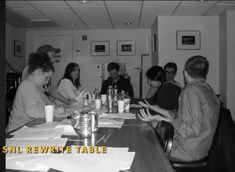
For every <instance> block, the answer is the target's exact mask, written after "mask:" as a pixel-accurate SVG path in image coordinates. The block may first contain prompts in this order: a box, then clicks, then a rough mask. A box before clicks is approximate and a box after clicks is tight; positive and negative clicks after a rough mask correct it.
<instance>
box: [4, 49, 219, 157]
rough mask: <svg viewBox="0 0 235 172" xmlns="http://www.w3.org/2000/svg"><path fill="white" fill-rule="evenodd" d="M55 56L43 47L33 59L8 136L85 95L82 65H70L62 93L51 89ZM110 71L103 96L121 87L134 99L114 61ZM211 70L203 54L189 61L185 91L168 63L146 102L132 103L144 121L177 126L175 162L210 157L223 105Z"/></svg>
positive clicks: (152, 74) (154, 74)
mask: <svg viewBox="0 0 235 172" xmlns="http://www.w3.org/2000/svg"><path fill="white" fill-rule="evenodd" d="M55 53H56V49H54V48H53V47H51V46H50V45H43V46H41V47H39V49H38V51H37V52H36V53H32V54H30V56H29V60H28V65H27V66H26V67H25V69H24V71H23V74H22V82H21V84H20V86H19V87H18V90H17V92H16V96H15V100H14V103H13V107H12V111H11V115H10V119H9V124H8V126H7V128H6V131H7V132H9V131H12V130H14V129H16V128H19V127H21V126H23V125H25V124H27V123H28V122H30V121H32V120H34V119H37V118H44V117H45V115H44V106H45V105H46V104H53V101H54V100H55V99H56V100H58V101H60V102H62V103H65V104H71V103H74V102H76V101H77V100H76V97H77V96H79V95H80V94H81V92H82V91H84V90H85V89H84V88H83V87H82V85H81V83H80V68H79V65H78V64H76V63H69V64H68V65H67V66H66V69H65V73H64V76H63V77H62V78H61V80H60V81H59V82H58V85H57V90H54V91H53V90H51V89H50V88H49V87H48V84H49V83H50V78H51V77H53V76H52V75H53V73H54V66H53V56H54V55H55ZM107 70H108V72H109V74H110V77H109V78H108V79H107V80H105V81H103V83H102V88H101V94H106V93H107V89H108V87H109V86H110V85H112V86H114V85H116V86H117V89H118V92H121V90H124V91H125V92H127V93H128V95H129V96H130V97H131V98H132V99H133V100H134V92H133V87H132V85H131V83H130V80H128V79H127V78H125V77H124V76H122V75H120V74H119V70H120V66H119V64H118V63H114V62H112V63H110V64H109V65H108V68H107ZM208 71H209V62H208V60H207V58H206V57H203V56H199V55H198V56H193V57H191V58H189V59H188V60H187V61H186V63H185V66H184V70H183V75H184V79H185V86H184V87H182V86H181V85H180V84H179V83H178V82H176V81H175V80H174V78H175V76H176V72H177V66H176V64H175V63H167V64H166V65H165V66H164V68H162V67H160V66H152V67H151V68H150V69H148V70H147V72H146V77H147V79H148V84H149V85H150V89H149V91H148V93H147V95H146V98H145V99H135V101H132V102H136V103H138V104H139V105H141V106H142V107H143V108H144V110H143V109H142V110H140V114H139V115H138V116H139V118H140V119H141V120H143V121H147V122H149V121H161V120H165V121H168V122H170V123H172V124H173V126H174V129H175V135H174V141H173V149H172V151H171V157H172V159H177V160H183V161H192V160H198V159H201V158H204V157H205V156H206V155H207V152H208V150H209V149H210V146H211V142H212V139H213V135H214V133H215V129H216V126H217V121H218V116H219V103H218V101H217V98H216V94H215V93H214V91H213V90H212V88H211V87H210V86H209V85H208V84H207V83H206V77H207V74H208ZM51 98H52V99H51ZM136 100H137V101H136ZM61 108H62V107H61V106H56V105H55V115H58V116H59V115H60V113H63V112H64V111H63V109H61Z"/></svg>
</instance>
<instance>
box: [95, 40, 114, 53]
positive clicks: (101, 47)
mask: <svg viewBox="0 0 235 172" xmlns="http://www.w3.org/2000/svg"><path fill="white" fill-rule="evenodd" d="M109 54H110V50H109V41H91V55H92V56H109Z"/></svg>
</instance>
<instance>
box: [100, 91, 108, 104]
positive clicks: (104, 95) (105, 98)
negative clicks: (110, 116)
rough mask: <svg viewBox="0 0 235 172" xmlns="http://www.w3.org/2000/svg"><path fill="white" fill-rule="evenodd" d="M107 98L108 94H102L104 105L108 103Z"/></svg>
mask: <svg viewBox="0 0 235 172" xmlns="http://www.w3.org/2000/svg"><path fill="white" fill-rule="evenodd" d="M106 100H107V95H106V94H101V103H102V105H104V104H106Z"/></svg>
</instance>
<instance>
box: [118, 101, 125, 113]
mask: <svg viewBox="0 0 235 172" xmlns="http://www.w3.org/2000/svg"><path fill="white" fill-rule="evenodd" d="M118 113H124V100H118Z"/></svg>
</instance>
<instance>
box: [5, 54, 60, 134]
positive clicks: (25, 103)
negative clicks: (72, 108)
mask: <svg viewBox="0 0 235 172" xmlns="http://www.w3.org/2000/svg"><path fill="white" fill-rule="evenodd" d="M28 72H29V74H28V76H27V77H26V78H25V79H24V80H23V82H21V84H20V85H19V87H18V89H17V92H16V96H15V99H14V102H13V108H12V111H11V115H10V117H9V123H8V126H7V128H6V131H7V132H9V131H12V130H14V129H16V128H19V127H21V126H23V125H25V124H27V123H28V122H30V121H33V120H34V119H37V118H45V113H44V106H45V105H46V103H45V101H44V99H43V98H42V96H41V95H42V94H41V87H43V86H44V85H46V84H47V83H48V81H49V80H50V77H51V76H52V74H53V72H54V66H53V64H52V62H51V61H50V58H49V57H48V56H47V55H45V54H44V55H42V54H37V53H32V54H30V57H29V68H28ZM55 112H56V113H57V114H58V109H57V108H56V109H55Z"/></svg>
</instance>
